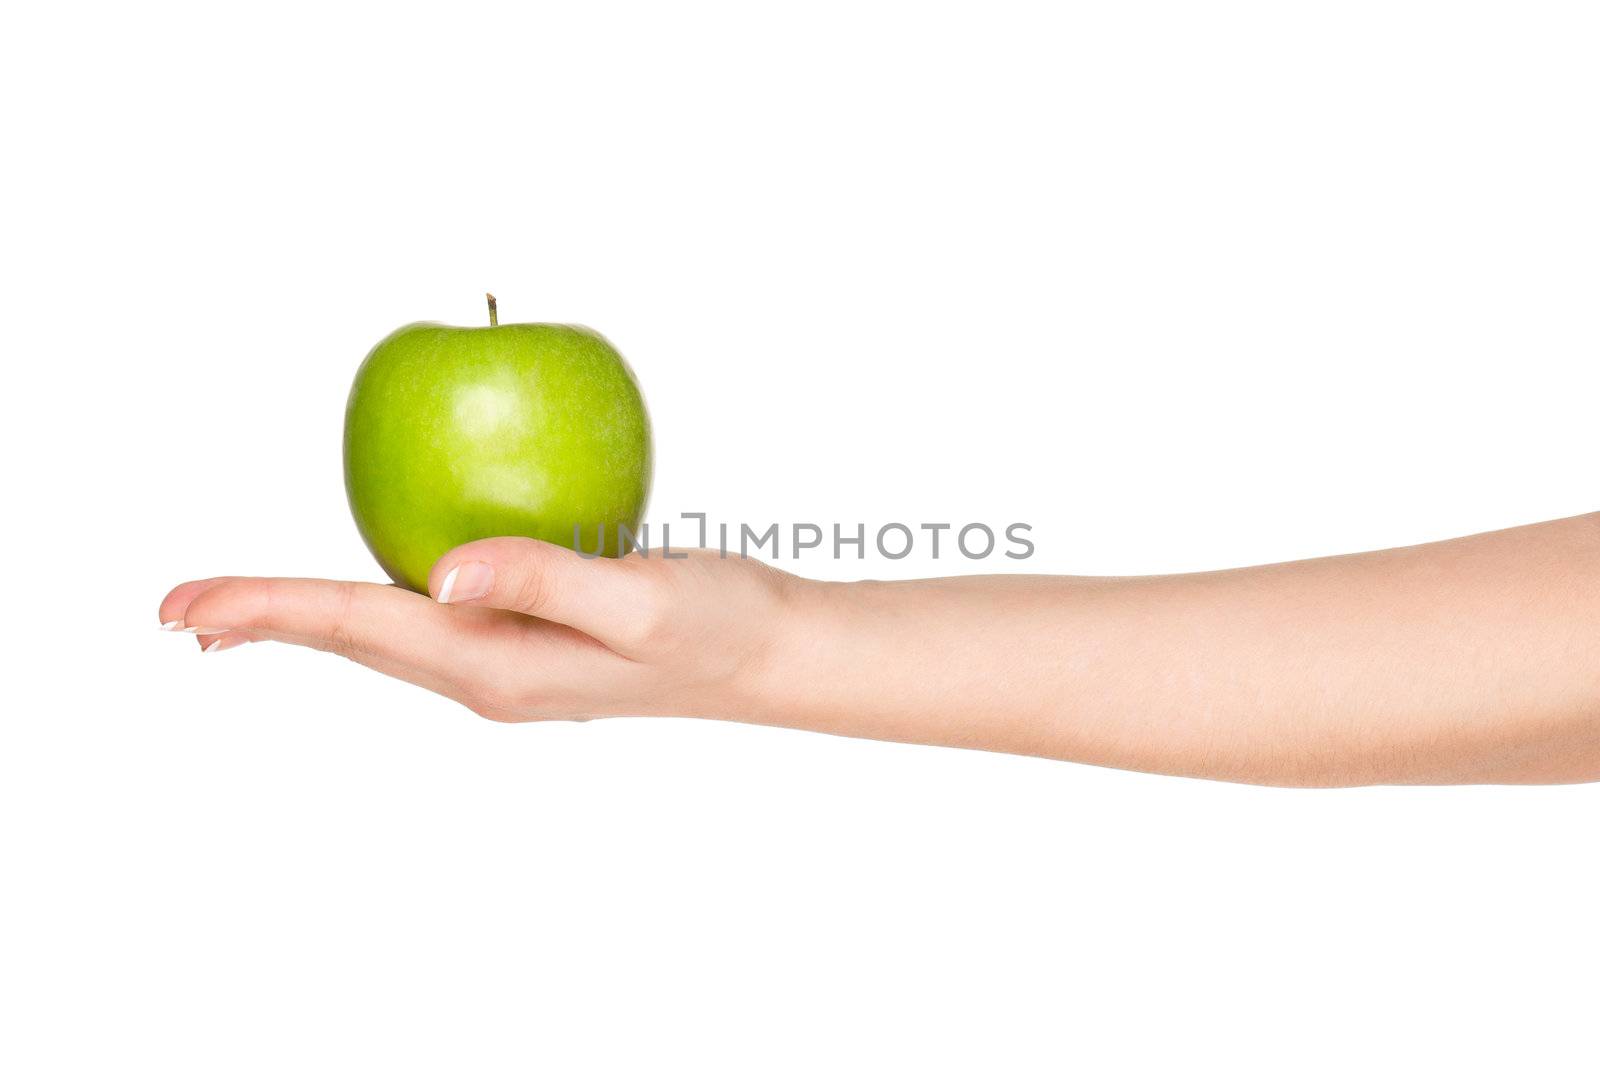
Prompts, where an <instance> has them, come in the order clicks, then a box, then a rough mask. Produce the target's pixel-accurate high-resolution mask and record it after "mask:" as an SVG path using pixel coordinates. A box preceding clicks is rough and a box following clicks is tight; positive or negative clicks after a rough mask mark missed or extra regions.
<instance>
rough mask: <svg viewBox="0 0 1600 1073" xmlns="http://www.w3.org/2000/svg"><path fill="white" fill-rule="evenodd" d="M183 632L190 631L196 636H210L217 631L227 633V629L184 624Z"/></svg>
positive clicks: (217, 632)
mask: <svg viewBox="0 0 1600 1073" xmlns="http://www.w3.org/2000/svg"><path fill="white" fill-rule="evenodd" d="M183 632H184V633H192V634H194V635H195V636H196V637H212V636H214V635H216V634H219V633H227V632H228V631H227V630H225V629H218V628H217V627H215V626H185V627H184V628H183Z"/></svg>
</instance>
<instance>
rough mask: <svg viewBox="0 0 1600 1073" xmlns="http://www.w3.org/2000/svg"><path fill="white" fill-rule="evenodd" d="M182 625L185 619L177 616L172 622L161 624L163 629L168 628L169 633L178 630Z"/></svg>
mask: <svg viewBox="0 0 1600 1073" xmlns="http://www.w3.org/2000/svg"><path fill="white" fill-rule="evenodd" d="M182 625H183V619H181V618H175V619H173V620H172V621H171V622H163V623H162V624H161V628H162V629H163V630H166V631H167V632H168V633H172V632H173V631H174V630H176V629H177V628H178V627H180V626H182Z"/></svg>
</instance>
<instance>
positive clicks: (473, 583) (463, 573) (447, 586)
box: [439, 563, 494, 604]
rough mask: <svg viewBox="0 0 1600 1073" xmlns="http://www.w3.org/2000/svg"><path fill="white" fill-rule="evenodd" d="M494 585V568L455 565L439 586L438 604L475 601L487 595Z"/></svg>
mask: <svg viewBox="0 0 1600 1073" xmlns="http://www.w3.org/2000/svg"><path fill="white" fill-rule="evenodd" d="M493 585H494V567H492V566H490V565H489V564H488V563H457V564H456V565H455V566H452V567H451V568H450V572H449V573H448V574H446V575H445V576H444V581H442V582H440V584H439V602H440V603H441V604H447V603H449V602H450V601H452V600H454V601H455V602H456V603H460V602H462V601H463V600H476V599H478V598H479V597H480V596H487V595H489V589H490V587H491V586H493Z"/></svg>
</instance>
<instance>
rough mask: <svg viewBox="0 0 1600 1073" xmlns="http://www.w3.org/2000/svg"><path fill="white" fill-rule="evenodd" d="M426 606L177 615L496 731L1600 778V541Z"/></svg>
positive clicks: (171, 614)
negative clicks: (477, 718)
mask: <svg viewBox="0 0 1600 1073" xmlns="http://www.w3.org/2000/svg"><path fill="white" fill-rule="evenodd" d="M428 588H429V591H430V592H432V593H433V594H434V595H435V596H436V597H437V599H436V600H430V599H428V598H427V597H425V596H418V595H416V594H414V593H409V592H403V591H401V590H399V589H395V588H388V587H386V586H382V585H358V584H353V583H349V582H334V581H297V580H287V579H266V578H218V579H215V580H212V581H195V582H190V583H189V584H186V585H180V586H179V587H178V588H176V589H174V590H173V591H172V593H171V594H170V595H168V596H167V598H166V600H164V601H163V602H162V605H161V619H162V622H163V623H165V624H168V625H169V626H170V627H171V628H185V629H188V630H189V631H191V632H193V633H196V634H198V635H199V636H200V640H201V642H202V644H204V645H206V646H207V647H208V650H215V649H220V648H224V647H227V646H230V645H234V644H240V643H243V642H245V641H252V640H260V639H270V640H278V641H289V642H293V643H295V644H304V645H311V646H313V647H316V648H324V649H329V650H331V651H335V652H340V653H342V654H344V655H346V656H349V657H350V658H352V659H355V660H357V661H359V662H361V663H365V664H367V665H368V666H370V667H375V668H376V669H378V670H380V671H383V672H384V673H386V674H392V675H394V676H396V677H398V678H404V679H406V680H407V681H410V682H415V683H417V684H418V685H422V686H426V687H427V688H429V689H432V690H434V691H436V692H439V693H442V694H444V695H445V696H447V697H453V698H454V699H456V700H459V701H460V702H461V703H463V704H465V705H466V706H467V707H469V708H471V709H472V710H473V711H475V712H478V713H479V714H481V715H485V716H487V717H489V718H491V719H500V720H523V719H549V718H582V717H585V716H591V715H624V714H628V715H691V716H710V717H716V718H726V719H739V720H743V721H746V722H754V723H769V724H778V725H784V726H791V727H801V728H805V729H808V730H822V731H829V732H832V733H837V734H851V735H857V736H860V737H871V738H885V739H891V740H896V741H913V742H925V743H933V744H942V745H958V746H964V747H967V748H979V749H996V750H1003V751H1006V752H1018V753H1032V754H1035V755H1039V756H1052V757H1059V758H1061V759H1066V760H1078V761H1083V762H1087V763H1093V764H1104V765H1108V766H1113V767H1125V768H1135V769H1139V770H1143V771H1160V772H1167V773H1172V774H1184V775H1196V776H1203V777H1206V778H1220V779H1231V780H1236V781H1241V782H1267V783H1278V784H1288V785H1299V786H1305V785H1319V786H1326V785H1350V784H1361V783H1375V782H1570V781H1579V780H1589V779H1600V647H1597V646H1600V515H1585V516H1583V517H1579V518H1568V519H1565V520H1563V521H1557V522H1546V523H1544V524H1542V525H1530V526H1525V527H1523V528H1521V529H1508V530H1504V531H1502V532H1498V533H1485V534H1481V535H1479V536H1475V537H1466V538H1463V539H1460V540H1451V541H1445V542H1443V543H1439V544H1427V545H1422V546H1419V547H1414V548H1398V549H1394V550H1390V551H1382V552H1371V553H1368V554H1365V555H1349V556H1340V557H1338V558H1332V559H1314V560H1308V561H1305V562H1299V563H1284V564H1279V565H1275V566H1260V567H1252V568H1250V569H1245V570H1228V571H1221V572H1217V573H1209V574H1188V575H1177V576H1168V577H1149V578H1067V577H1021V576H1015V575H1012V576H996V577H965V578H933V579H928V580H923V581H907V582H888V583H884V582H857V583H854V584H850V585H838V584H826V583H822V582H815V581H804V580H801V579H799V578H795V577H791V576H790V575H787V574H783V573H780V572H779V571H776V570H773V569H771V568H770V567H766V566H763V565H761V564H760V563H758V562H755V561H752V560H744V559H738V558H727V559H724V558H722V557H720V556H719V555H718V554H716V553H714V552H693V553H689V555H688V557H687V558H682V559H678V558H673V559H664V558H660V557H657V558H649V557H632V558H626V559H620V560H612V559H584V558H582V557H581V556H579V555H578V554H577V553H575V552H572V551H568V550H566V549H564V548H558V547H555V546H554V545H551V544H542V543H539V542H537V541H532V540H522V539H514V538H502V539H495V540H480V541H478V542H476V543H473V544H467V545H465V546H463V547H460V548H457V549H455V550H454V551H452V552H450V553H449V554H448V555H446V556H445V557H444V558H443V559H441V560H440V561H439V563H438V564H437V565H436V566H435V567H434V569H433V574H432V576H431V577H430V578H429V582H428Z"/></svg>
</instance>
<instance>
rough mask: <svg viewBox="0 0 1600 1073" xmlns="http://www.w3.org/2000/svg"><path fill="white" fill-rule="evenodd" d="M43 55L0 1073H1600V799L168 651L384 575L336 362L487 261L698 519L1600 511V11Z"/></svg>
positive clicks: (278, 11) (493, 15)
mask: <svg viewBox="0 0 1600 1073" xmlns="http://www.w3.org/2000/svg"><path fill="white" fill-rule="evenodd" d="M3 18H4V25H3V32H0V53H3V55H0V89H3V99H4V104H3V106H0V107H3V109H4V143H3V144H4V150H5V155H6V160H7V162H6V164H5V168H4V171H3V173H0V184H3V185H4V187H5V192H4V198H3V203H0V215H3V224H4V229H3V237H0V245H3V251H4V252H3V254H0V256H3V258H4V261H3V273H4V276H3V279H0V285H3V286H0V293H3V294H4V301H5V309H6V313H7V316H6V328H5V339H6V342H5V346H4V368H5V378H6V379H5V382H6V384H7V388H8V390H7V391H6V396H5V397H6V403H7V405H6V407H5V418H4V422H3V423H0V437H3V447H4V457H5V459H6V461H5V467H6V479H5V486H6V489H7V497H6V499H7V505H6V507H5V510H4V515H5V525H4V528H3V532H4V537H3V539H4V541H5V546H4V552H5V562H6V564H7V571H8V578H7V584H6V591H7V593H8V596H9V598H10V601H11V608H10V613H9V614H8V615H7V617H6V625H5V627H4V630H5V635H6V639H7V643H6V648H5V650H6V653H7V657H6V664H7V667H6V683H7V684H6V690H5V697H6V699H5V701H4V709H5V712H4V717H3V720H4V721H3V730H0V733H3V736H4V738H3V741H0V806H3V811H0V851H3V857H0V869H3V873H4V874H3V884H0V902H3V903H4V912H3V916H0V1001H3V1006H0V1021H3V1022H4V1028H3V1029H0V1065H4V1066H5V1067H6V1068H8V1069H16V1070H47V1069H132V1068H151V1069H162V1070H218V1069H229V1070H234V1069H274V1070H281V1069H330V1070H351V1069H384V1070H401V1069H433V1070H437V1069H455V1070H505V1069H527V1068H546V1069H560V1070H589V1069H630V1070H639V1069H661V1068H675V1067H676V1068H689V1069H695V1070H708V1069H738V1070H754V1069H786V1068H793V1069H934V1068H960V1069H994V1070H1002V1069H1035V1068H1057V1067H1061V1066H1076V1067H1080V1068H1085V1069H1140V1068H1203V1067H1213V1068H1237V1069H1274V1070H1278V1069H1286V1068H1294V1069H1348V1068H1364V1069H1423V1068H1435V1069H1437V1068H1455V1069H1462V1068H1523V1069H1579V1068H1583V1069H1592V1068H1594V1064H1595V1061H1596V1050H1597V1048H1600V1044H1597V1043H1596V1036H1595V1011H1596V1009H1597V1008H1600V994H1597V991H1600V988H1597V985H1596V981H1595V970H1594V965H1595V959H1596V957H1597V955H1600V935H1597V930H1600V924H1597V921H1600V914H1597V911H1596V907H1597V905H1600V863H1597V856H1596V831H1597V829H1600V825H1597V819H1600V787H1557V788H1534V789H1507V788H1495V787H1479V788H1460V789H1371V790H1354V791H1331V792H1317V791H1299V792H1297V791H1281V790H1264V789H1253V788H1247V787H1237V786H1228V785H1215V784H1206V783H1199V782H1191V781H1184V780H1178V779H1170V778H1158V777H1151V776H1145V775H1137V774H1126V773H1119V772H1112V771H1103V770H1095V769H1089V768H1082V767H1077V766H1073V765H1068V764H1062V763H1052V762H1045V761H1040V760H1032V759H1020V758H1014V757H1006V756H993V755H981V754H974V753H961V752H955V751H947V750H940V749H931V748H917V747H908V746H898V745H884V744H876V743H870V742H860V741H848V740H837V739H830V738H825V737H820V736H812V735H807V734H803V733H796V732H787V731H779V730H769V729H759V728H751V727H744V726H737V725H716V724H709V723H701V722H694V721H660V722H652V721H643V720H615V721H608V722H602V723H594V724H587V725H565V724H550V725H527V726H519V727H506V726H499V725H493V724H490V723H486V722H482V721H479V720H477V719H475V718H474V717H473V716H471V715H470V714H468V713H467V712H466V711H465V710H463V709H460V708H457V707H455V706H453V705H452V704H450V703H449V702H446V701H444V700H441V699H439V698H436V697H433V696H431V695H428V694H425V693H422V692H420V691H417V690H414V689H412V688H410V687H407V686H402V685H400V684H398V683H395V682H391V681H387V680H384V679H381V678H379V677H378V676H377V675H374V674H372V673H370V672H367V671H365V670H363V669H362V668H360V667H357V666H355V665H353V664H349V663H345V662H343V661H340V660H338V659H335V658H333V657H330V656H324V655H321V654H318V653H315V652H309V651H303V650H292V649H288V648H283V647H273V646H269V645H256V646H250V647H248V648H246V649H242V650H238V651H233V652H228V653H226V654H219V655H217V656H206V657H204V658H202V657H201V656H200V655H199V654H198V653H197V651H196V649H195V646H194V643H193V641H192V640H190V639H185V638H178V637H173V636H167V635H162V634H158V633H157V631H156V629H155V624H156V617H155V616H156V604H157V601H158V600H159V599H160V597H161V596H162V594H163V593H164V592H166V590H167V589H168V588H169V587H170V586H171V585H172V584H174V583H176V582H178V581H180V580H183V579H186V578H194V577H204V576H208V575H212V574H217V573H287V574H310V575H321V576H339V577H357V578H371V579H377V578H379V577H380V575H379V574H378V572H377V569H376V567H375V566H374V565H373V564H372V562H371V561H370V559H369V558H368V556H367V554H366V552H365V550H364V549H363V547H362V545H361V543H360V541H359V540H358V538H357V536H356V533H355V530H354V527H353V525H352V524H351V522H350V519H349V516H348V512H347V510H346V507H345V503H344V493H343V488H342V479H341V474H340V465H339V438H340V422H341V419H342V410H343V405H344V395H345V391H346V389H347V387H348V383H349V380H350V377H351V375H352V374H353V372H354V370H355V367H356V365H357V363H358V362H359V361H360V359H361V357H362V356H363V355H364V353H365V352H366V350H367V349H368V348H369V347H370V346H371V345H372V343H374V342H375V341H376V340H377V339H378V338H380V337H381V336H383V335H384V334H385V333H386V332H388V331H389V330H391V329H392V328H394V327H396V326H397V325H399V324H401V323H404V322H406V321H411V320H417V319H439V320H445V321H451V322H457V323H479V322H481V320H482V318H483V316H484V311H483V308H482V298H481V295H482V292H483V291H484V290H486V289H492V290H494V291H495V292H496V293H497V294H498V295H499V296H500V299H501V312H502V316H503V318H504V319H506V320H524V319H528V320H541V319H549V320H560V321H578V322H583V323H587V324H590V325H592V326H594V327H596V328H599V329H600V330H602V331H603V332H605V333H606V334H607V335H608V336H609V337H610V338H611V339H612V340H613V341H614V342H616V343H617V345H618V346H619V347H620V348H621V349H622V350H623V352H624V353H625V354H627V355H628V356H629V358H630V360H631V361H632V363H633V365H634V366H635V368H636V369H637V371H638V374H639V376H640V379H641V381H642V383H643V385H644V387H645V391H646V395H647V398H648V399H649V401H650V405H651V408H652V413H653V416H654V419H655V423H656V433H657V448H658V465H657V481H656V487H655V493H654V497H653V500H652V507H651V518H652V519H654V520H655V521H656V522H657V523H659V522H660V521H661V520H670V519H672V518H673V517H675V516H676V514H677V513H678V512H679V511H684V510H704V511H707V512H709V513H710V514H711V515H712V516H713V518H714V519H716V518H722V519H728V520H733V521H739V520H749V521H752V522H761V523H765V522H767V521H784V522H791V521H806V520H810V521H822V522H828V521H842V522H847V523H853V522H856V521H864V522H867V523H881V522H884V521H893V520H904V521H908V522H911V523H916V522H920V521H973V520H979V521H988V522H990V523H992V524H997V525H998V524H1004V523H1006V522H1010V521H1016V520H1022V521H1027V522H1030V523H1032V524H1033V525H1034V526H1035V534H1034V535H1035V538H1036V542H1037V544H1038V549H1039V550H1038V554H1037V556H1036V557H1035V558H1034V559H1033V560H1032V561H1031V562H1029V563H1027V564H1025V566H1026V567H1027V568H1028V569H1032V570H1037V571H1047V572H1070V573H1141V572H1167V571H1180V570H1190V569H1203V568H1211V567H1223V566H1232V565H1240V564H1245V563H1252V562H1261V561H1270V560H1281V559H1288V558H1297V557H1304V556H1310V555H1318V554H1324V553H1333V552H1344V551H1356V550H1362V549H1369V548H1378V547H1384V546H1390V545H1395V544H1403V543H1411V542H1417V541H1424V540H1429V539H1435V538H1442V537H1448V536H1453V535H1459V534H1463V533H1468V532H1473V531H1478V530H1483V529H1490V528H1496V527H1501V526H1506V525H1513V524H1518V523H1523V522H1532V521H1538V520H1542V519H1546V518H1553V517H1559V516H1564V515H1571V514H1576V513H1582V512H1585V511H1589V510H1593V509H1595V508H1596V507H1597V506H1600V501H1597V495H1600V484H1597V480H1596V455H1597V451H1596V446H1597V445H1596V435H1595V433H1596V427H1595V426H1596V421H1595V412H1596V411H1595V400H1596V388H1597V386H1600V373H1597V368H1600V364H1597V357H1600V317H1597V315H1596V310H1597V308H1600V306H1597V297H1596V296H1597V294H1600V256H1597V253H1596V251H1597V250H1600V197H1597V192H1600V149H1597V138H1596V130H1597V118H1600V116H1597V112H1600V64H1597V63H1596V62H1595V57H1596V55H1597V54H1600V24H1597V21H1596V19H1597V16H1596V15H1595V13H1594V9H1593V7H1592V6H1591V5H1585V4H1568V5H1561V4H1539V3H1526V2H1518V3H1503V4H1489V3H1454V2H1453V3H1404V2H1400V3H1397V2H1394V0H1388V2H1383V3H1349V2H1344V3H1337V4H1334V3H1328V4H1285V3H1276V2H1267V3H1256V4H1249V3H1243V4H1242V3H1210V4H1183V3H1172V4H1158V3H1139V2H1129V3H1117V4H1076V5H1071V4H1069V5H1058V6H1054V7H1049V6H1043V5H1041V6H1040V7H1038V8H1031V7H1024V6H1013V5H1006V4H993V3H987V4H973V5H969V6H967V7H966V8H964V9H960V8H953V7H945V6H942V5H907V6H905V7H893V6H884V5H874V4H860V3H852V4H846V5H837V6H834V5H818V4H809V5H788V6H784V7H777V6H766V5H752V4H729V5H725V6H684V5H678V4H660V5H648V6H639V7H613V6H610V5H593V4H562V5H525V4H519V5H505V6H482V7H479V6H474V5H466V4H452V5H408V4H382V5H378V4H373V5H367V6H359V7H357V6H338V5H333V6H330V5H328V4H314V5H297V4H288V5H285V4H279V5H272V6H261V7H256V8H248V9H247V8H244V7H231V8H230V7H226V6H223V5H194V6H192V7H182V6H177V5H171V4H157V5H153V6H152V5H127V4H118V5H111V4H106V5H93V4H80V5H45V4H38V5H26V6H23V7H21V8H18V9H13V10H10V11H9V13H8V14H6V15H5V16H4V17H3ZM1017 565H1018V564H1014V563H1012V562H1010V561H1008V560H1003V559H1002V560H997V561H994V562H991V563H988V564H972V563H968V562H966V561H965V560H962V559H959V558H956V559H948V560H941V561H939V562H931V561H928V560H927V558H926V557H920V556H914V557H913V558H911V559H908V560H905V561H903V562H900V563H890V562H885V561H883V560H881V559H874V560H871V561H868V562H864V563H858V562H845V563H833V562H829V561H826V560H821V559H811V560H809V561H802V563H800V564H799V569H801V570H802V571H803V572H806V573H810V574H814V575H817V576H830V577H840V578H843V577H859V576H914V575H918V574H928V573H950V572H960V571H964V570H979V569H1006V568H1015V567H1016V566H1017Z"/></svg>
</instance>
